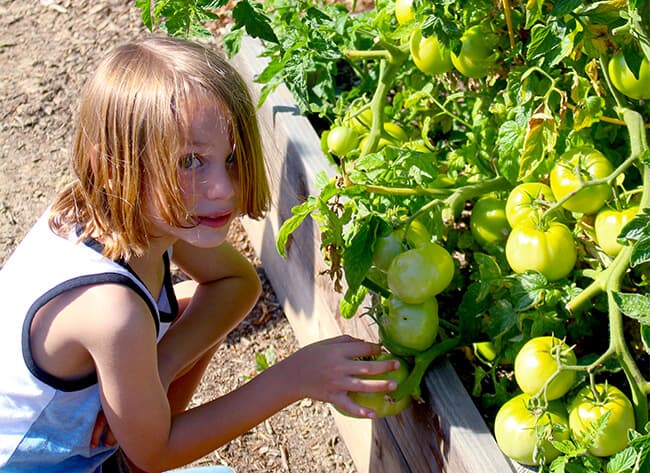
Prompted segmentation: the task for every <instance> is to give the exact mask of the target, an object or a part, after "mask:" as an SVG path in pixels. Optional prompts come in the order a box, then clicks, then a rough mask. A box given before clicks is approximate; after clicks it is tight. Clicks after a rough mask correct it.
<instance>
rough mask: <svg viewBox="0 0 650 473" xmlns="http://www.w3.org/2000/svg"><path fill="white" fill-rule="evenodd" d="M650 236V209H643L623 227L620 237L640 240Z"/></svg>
mask: <svg viewBox="0 0 650 473" xmlns="http://www.w3.org/2000/svg"><path fill="white" fill-rule="evenodd" d="M642 238H650V209H647V208H646V209H642V210H641V211H640V212H639V213H637V214H636V215H635V216H634V218H633V219H632V220H630V221H629V222H627V223H626V224H625V226H624V227H623V228H622V229H621V233H620V235H619V239H624V240H630V241H634V242H636V241H639V240H641V239H642Z"/></svg>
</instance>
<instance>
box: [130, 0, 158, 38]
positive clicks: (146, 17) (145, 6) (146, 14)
mask: <svg viewBox="0 0 650 473" xmlns="http://www.w3.org/2000/svg"><path fill="white" fill-rule="evenodd" d="M135 6H136V8H139V9H140V10H142V12H141V17H142V23H144V26H146V27H147V29H148V30H149V31H152V30H153V26H154V24H153V18H152V16H151V0H135Z"/></svg>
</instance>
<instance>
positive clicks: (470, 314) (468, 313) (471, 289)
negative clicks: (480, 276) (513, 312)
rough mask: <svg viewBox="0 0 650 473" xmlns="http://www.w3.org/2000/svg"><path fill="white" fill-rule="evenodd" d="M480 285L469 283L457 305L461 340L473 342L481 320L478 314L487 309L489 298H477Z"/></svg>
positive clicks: (477, 334) (478, 331) (477, 333)
mask: <svg viewBox="0 0 650 473" xmlns="http://www.w3.org/2000/svg"><path fill="white" fill-rule="evenodd" d="M480 293H481V286H480V284H478V283H473V284H470V285H469V286H468V287H467V289H466V290H465V292H464V293H463V298H462V299H461V301H460V305H459V306H458V317H459V320H458V324H459V328H460V333H461V336H462V338H463V340H465V341H468V342H473V341H475V340H476V338H477V337H478V336H479V333H480V328H481V322H480V319H479V317H478V316H479V315H480V314H482V313H484V312H485V311H487V309H488V307H489V306H490V301H489V299H479V294H480Z"/></svg>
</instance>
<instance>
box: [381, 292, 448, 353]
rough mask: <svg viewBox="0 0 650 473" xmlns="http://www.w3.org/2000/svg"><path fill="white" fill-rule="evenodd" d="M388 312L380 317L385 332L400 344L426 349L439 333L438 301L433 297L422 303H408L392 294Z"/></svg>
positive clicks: (421, 349) (385, 334) (417, 349)
mask: <svg viewBox="0 0 650 473" xmlns="http://www.w3.org/2000/svg"><path fill="white" fill-rule="evenodd" d="M386 307H387V308H388V311H387V314H385V316H384V317H382V318H381V319H380V323H381V326H382V329H383V334H384V336H385V337H387V338H388V339H389V340H391V341H393V342H396V343H397V344H399V345H400V346H402V347H404V348H407V349H412V350H415V351H424V350H426V349H427V348H429V347H430V346H431V345H433V342H434V341H435V339H436V336H437V335H438V301H436V298H435V297H431V298H430V299H427V300H426V301H424V302H422V303H421V304H407V303H406V302H404V301H402V300H401V299H399V298H397V297H395V296H391V297H389V298H388V302H387V303H386Z"/></svg>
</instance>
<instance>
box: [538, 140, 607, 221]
mask: <svg viewBox="0 0 650 473" xmlns="http://www.w3.org/2000/svg"><path fill="white" fill-rule="evenodd" d="M613 171H614V168H613V167H612V164H611V163H610V162H609V160H608V159H607V158H606V157H605V156H604V155H603V154H602V153H601V152H600V151H598V150H595V149H594V148H591V147H589V146H586V147H585V146H583V147H578V148H572V149H570V150H568V151H567V152H565V153H564V154H563V155H562V156H560V159H559V161H558V162H557V163H556V164H555V166H554V167H553V169H552V170H551V173H550V180H551V190H552V191H553V195H555V198H556V199H558V200H561V199H564V198H565V197H567V198H568V199H567V200H566V201H565V202H564V203H563V204H562V206H563V207H564V208H566V209H568V210H570V211H571V212H579V213H583V214H593V213H596V212H598V210H599V209H600V208H601V207H602V206H603V204H605V201H606V200H607V199H608V198H609V197H610V195H611V185H610V184H608V183H602V184H597V185H594V186H589V187H586V186H584V184H583V183H584V182H589V181H595V180H599V179H605V178H606V177H608V176H609V175H610V174H611V173H612V172H613Z"/></svg>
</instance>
